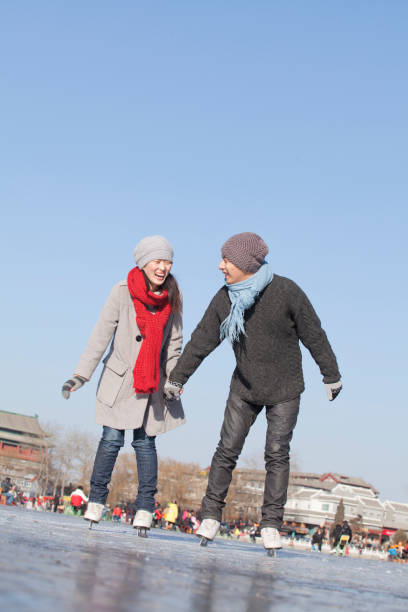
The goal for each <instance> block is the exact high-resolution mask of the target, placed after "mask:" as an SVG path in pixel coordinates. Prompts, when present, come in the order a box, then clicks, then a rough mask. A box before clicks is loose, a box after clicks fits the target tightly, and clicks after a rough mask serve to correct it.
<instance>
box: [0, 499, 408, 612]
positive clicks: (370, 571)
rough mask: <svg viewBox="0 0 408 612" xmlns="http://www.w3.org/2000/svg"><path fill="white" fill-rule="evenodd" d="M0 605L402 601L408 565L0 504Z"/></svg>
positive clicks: (179, 607)
mask: <svg viewBox="0 0 408 612" xmlns="http://www.w3.org/2000/svg"><path fill="white" fill-rule="evenodd" d="M0 534H1V549H2V555H1V562H0V568H1V573H0V592H1V602H2V609H4V610H53V611H54V610H58V612H65V611H68V610H69V611H72V610H75V611H88V610H89V611H90V610H92V611H94V612H98V611H99V610H104V611H115V612H116V611H118V612H119V611H128V610H129V611H130V610H136V609H137V610H140V611H149V612H150V611H152V612H153V611H157V612H159V611H166V612H169V611H170V610H175V611H176V612H180V611H186V612H187V611H188V612H190V611H194V612H196V611H197V612H204V611H220V612H221V611H224V610H233V611H234V612H241V611H242V612H244V611H245V612H264V611H265V612H266V611H269V610H273V611H276V610H277V611H280V610H282V611H284V610H300V611H302V610H330V609H333V610H336V609H337V610H338V609H346V608H348V609H350V610H359V611H364V610H367V611H368V610H369V611H370V612H372V610H373V608H375V607H376V608H377V609H379V610H387V611H388V610H405V611H406V610H408V564H403V565H401V564H396V563H389V562H386V561H373V560H367V559H355V558H354V559H353V558H348V557H345V558H338V557H332V556H329V555H324V554H319V553H311V552H303V551H296V550H287V549H284V550H282V551H280V552H279V553H278V555H277V557H276V558H269V557H267V556H266V553H265V551H264V550H263V548H262V547H261V546H260V545H257V544H250V543H243V542H242V543H240V542H237V541H234V540H224V539H221V538H218V539H216V541H215V542H214V543H213V544H212V545H209V546H208V547H207V548H202V547H200V546H199V541H198V539H197V538H196V537H195V536H192V535H184V534H180V533H173V532H167V531H162V530H160V529H153V530H152V531H151V532H150V537H149V538H148V539H143V538H139V537H138V536H137V533H136V530H134V529H132V528H131V527H130V526H129V525H123V524H120V525H118V526H116V525H113V524H112V523H109V522H104V523H101V524H100V525H99V526H97V527H96V528H94V529H92V530H89V529H88V523H87V522H86V521H84V520H83V519H79V518H77V517H69V516H61V515H55V514H52V513H48V512H47V513H45V512H36V511H33V510H24V509H20V508H14V507H6V506H0Z"/></svg>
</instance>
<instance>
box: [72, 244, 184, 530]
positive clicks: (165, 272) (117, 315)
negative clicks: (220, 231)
mask: <svg viewBox="0 0 408 612" xmlns="http://www.w3.org/2000/svg"><path fill="white" fill-rule="evenodd" d="M133 255H134V260H135V263H136V267H134V268H133V269H132V270H130V272H129V274H128V276H127V279H126V280H123V281H120V282H119V283H117V284H116V285H115V286H114V287H113V289H112V291H111V294H110V296H109V297H108V300H107V302H106V304H105V306H104V307H103V309H102V312H101V314H100V317H99V319H98V322H97V324H96V326H95V328H94V330H93V332H92V334H91V337H90V339H89V342H88V346H87V348H86V349H85V352H84V353H83V355H82V357H81V359H80V361H79V364H78V366H77V367H76V369H75V374H74V376H73V378H72V379H70V380H67V381H66V383H64V386H63V388H62V394H63V396H64V397H65V398H66V399H68V398H69V397H70V394H71V393H72V391H75V390H76V389H79V388H80V387H82V385H83V384H84V383H85V382H86V381H87V380H89V379H90V378H91V376H92V374H93V372H94V371H95V369H96V367H97V365H98V364H99V362H100V361H101V359H102V357H103V355H104V353H105V351H106V349H107V348H108V346H109V345H110V346H109V351H108V354H107V356H106V357H105V358H104V360H103V362H104V369H103V372H102V375H101V378H100V380H99V384H98V389H97V395H96V422H97V423H99V424H101V425H102V426H103V433H102V438H101V441H100V443H99V446H98V450H97V453H96V457H95V463H94V468H93V472H92V476H91V490H90V494H89V504H88V508H87V511H86V513H85V517H84V518H86V519H87V520H89V521H92V522H96V523H97V522H99V521H100V520H101V518H102V513H103V509H104V505H105V502H106V498H107V496H108V484H109V482H110V480H111V476H112V471H113V468H114V465H115V462H116V458H117V456H118V453H119V450H120V449H121V448H122V446H123V445H124V442H125V430H126V429H130V430H132V433H133V442H132V446H133V448H134V450H135V452H136V461H137V472H138V481H139V485H138V494H137V499H136V502H135V503H136V514H135V518H134V520H133V526H134V527H137V528H139V530H140V531H139V533H140V535H145V530H146V529H149V528H150V526H151V522H152V512H153V509H154V495H155V493H156V492H157V453H156V441H155V440H156V436H157V435H158V434H161V433H164V432H166V431H169V430H171V429H174V428H175V427H177V426H178V425H181V424H182V423H184V413H183V408H182V405H181V403H180V402H175V401H171V400H165V398H164V397H163V387H164V383H165V381H166V377H167V376H168V374H169V373H170V371H171V370H172V369H173V368H174V366H175V364H176V363H177V360H178V358H179V356H180V351H181V346H182V342H183V338H182V316H181V294H180V290H179V288H178V285H177V282H176V280H175V278H174V277H173V276H172V274H171V273H170V271H171V268H172V262H173V247H172V246H171V244H170V243H169V241H168V240H167V239H166V238H163V237H162V236H148V237H147V238H143V239H142V240H141V241H140V242H139V243H138V244H137V246H136V248H135V250H134V253H133ZM141 530H143V532H142V531H141Z"/></svg>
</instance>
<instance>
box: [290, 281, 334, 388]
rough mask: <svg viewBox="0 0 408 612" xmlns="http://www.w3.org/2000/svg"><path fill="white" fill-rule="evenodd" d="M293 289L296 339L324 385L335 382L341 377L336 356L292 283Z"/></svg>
mask: <svg viewBox="0 0 408 612" xmlns="http://www.w3.org/2000/svg"><path fill="white" fill-rule="evenodd" d="M293 289H294V292H293V302H292V305H291V312H292V316H293V319H294V322H295V325H296V329H297V333H298V337H299V339H300V341H301V342H302V344H303V345H304V346H305V347H306V348H307V349H308V350H309V352H310V354H311V355H312V357H313V359H314V360H315V362H316V363H317V365H318V366H319V369H320V372H321V374H322V376H323V382H324V383H326V384H328V383H334V382H337V381H339V380H340V378H341V375H340V372H339V368H338V365H337V360H336V356H335V354H334V352H333V349H332V347H331V346H330V343H329V341H328V339H327V336H326V332H325V331H324V329H323V328H322V326H321V323H320V319H319V317H318V316H317V314H316V312H315V310H314V308H313V306H312V304H311V303H310V301H309V299H308V297H307V296H306V294H305V293H304V292H303V291H302V290H301V289H300V287H298V286H297V285H296V284H295V283H293Z"/></svg>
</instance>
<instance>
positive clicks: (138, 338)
mask: <svg viewBox="0 0 408 612" xmlns="http://www.w3.org/2000/svg"><path fill="white" fill-rule="evenodd" d="M142 338H143V336H141V335H140V334H138V335H137V336H136V340H137V341H138V342H141V340H142Z"/></svg>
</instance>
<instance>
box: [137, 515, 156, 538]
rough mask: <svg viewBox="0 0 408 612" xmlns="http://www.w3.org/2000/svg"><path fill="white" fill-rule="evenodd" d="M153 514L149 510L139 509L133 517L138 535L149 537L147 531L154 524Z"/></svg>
mask: <svg viewBox="0 0 408 612" xmlns="http://www.w3.org/2000/svg"><path fill="white" fill-rule="evenodd" d="M152 520H153V515H152V513H151V512H149V511H148V510H138V511H137V512H136V514H135V518H134V519H133V527H134V528H135V529H138V533H137V535H138V536H140V537H141V538H147V532H148V531H149V529H150V527H151V526H152Z"/></svg>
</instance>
